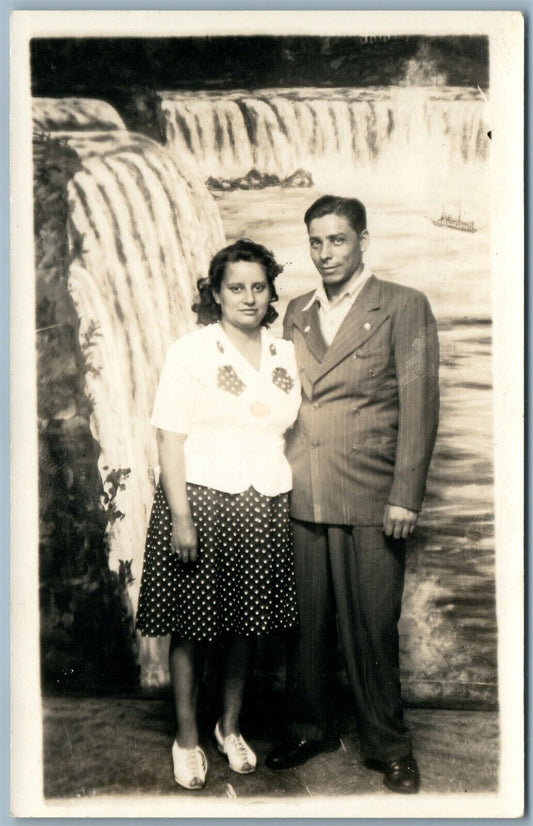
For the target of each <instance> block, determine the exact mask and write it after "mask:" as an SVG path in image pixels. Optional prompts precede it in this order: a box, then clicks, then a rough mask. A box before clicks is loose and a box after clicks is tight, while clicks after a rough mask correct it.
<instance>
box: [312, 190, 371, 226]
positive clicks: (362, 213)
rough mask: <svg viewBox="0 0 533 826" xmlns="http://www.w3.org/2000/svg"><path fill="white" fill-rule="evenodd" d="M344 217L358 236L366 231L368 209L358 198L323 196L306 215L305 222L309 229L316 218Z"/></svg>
mask: <svg viewBox="0 0 533 826" xmlns="http://www.w3.org/2000/svg"><path fill="white" fill-rule="evenodd" d="M332 214H333V215H343V216H344V218H347V220H348V221H349V222H350V226H351V227H352V229H354V230H355V231H356V232H357V233H358V234H359V233H361V232H363V230H365V229H366V209H365V205H364V204H362V203H361V201H359V200H358V199H357V198H341V197H340V196H336V195H323V196H322V198H319V199H318V201H315V202H314V204H311V206H310V207H309V209H308V210H307V212H306V213H305V215H304V221H305V224H306V226H307V229H309V224H310V223H311V221H314V219H315V218H323V217H324V216H325V215H332Z"/></svg>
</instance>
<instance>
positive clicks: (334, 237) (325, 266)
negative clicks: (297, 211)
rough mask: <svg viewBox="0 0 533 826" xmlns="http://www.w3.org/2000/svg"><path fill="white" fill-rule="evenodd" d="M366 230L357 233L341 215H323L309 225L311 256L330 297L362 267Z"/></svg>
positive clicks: (366, 238)
mask: <svg viewBox="0 0 533 826" xmlns="http://www.w3.org/2000/svg"><path fill="white" fill-rule="evenodd" d="M368 240H369V236H368V232H367V231H366V230H363V232H361V233H360V234H358V233H357V232H356V231H355V230H354V229H353V227H352V225H351V224H350V222H349V221H348V219H347V218H345V217H344V215H335V214H334V213H331V214H330V215H324V216H323V217H322V218H314V219H313V220H312V221H311V223H310V224H309V246H310V248H311V258H312V259H313V263H314V265H315V267H316V268H317V270H318V271H319V273H320V275H321V276H322V280H323V282H324V286H325V288H326V292H327V293H328V295H329V296H330V297H331V298H334V297H335V296H337V295H339V294H340V293H341V292H342V290H343V287H344V285H345V284H346V282H347V281H349V280H350V278H351V277H352V276H353V275H355V274H356V273H357V274H359V273H360V272H361V270H362V269H363V252H364V251H365V250H366V249H367V247H368Z"/></svg>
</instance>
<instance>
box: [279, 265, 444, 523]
mask: <svg viewBox="0 0 533 826" xmlns="http://www.w3.org/2000/svg"><path fill="white" fill-rule="evenodd" d="M311 295H312V293H307V294H305V295H303V296H299V297H298V298H295V299H293V300H292V301H291V302H290V303H289V305H288V307H287V312H286V315H285V319H284V337H285V338H287V339H290V340H292V341H293V342H294V345H295V350H296V361H297V364H298V369H299V375H300V380H301V384H302V406H301V408H300V413H299V416H298V419H297V421H296V424H295V425H294V427H293V428H292V430H291V431H290V432H289V434H288V439H287V455H288V458H289V461H290V463H291V467H292V471H293V491H292V495H291V513H292V516H293V517H294V518H296V519H300V520H304V521H309V522H320V523H327V524H341V525H359V526H365V525H374V526H376V525H381V524H382V522H383V512H384V508H385V505H386V504H387V503H390V504H392V505H400V506H402V507H404V508H409V509H411V510H417V511H418V510H420V508H421V505H422V500H423V497H424V493H425V485H426V476H427V472H428V467H429V462H430V459H431V454H432V451H433V446H434V443H435V438H436V434H437V425H438V412H439V388H438V359H439V348H438V338H437V326H436V322H435V319H434V316H433V313H432V311H431V308H430V306H429V302H428V300H427V298H426V297H425V295H424V294H423V293H421V292H419V291H418V290H414V289H412V288H409V287H404V286H401V285H398V284H394V283H391V282H388V281H384V280H381V279H378V278H376V277H375V276H371V277H370V278H369V279H368V281H367V282H366V284H365V285H364V287H363V289H362V290H361V292H360V294H359V295H358V297H357V299H356V301H355V303H354V305H353V306H352V307H351V308H350V310H349V312H348V314H347V316H346V317H345V319H344V321H343V322H342V324H341V326H340V328H339V330H338V332H337V334H336V336H335V338H334V339H333V341H332V343H331V345H330V346H329V347H328V346H327V345H326V343H325V342H324V340H323V338H322V335H321V332H320V326H319V318H318V306H317V302H314V303H313V304H312V305H311V306H310V307H309V309H307V310H306V309H304V308H305V307H306V305H308V304H309V300H310V297H311Z"/></svg>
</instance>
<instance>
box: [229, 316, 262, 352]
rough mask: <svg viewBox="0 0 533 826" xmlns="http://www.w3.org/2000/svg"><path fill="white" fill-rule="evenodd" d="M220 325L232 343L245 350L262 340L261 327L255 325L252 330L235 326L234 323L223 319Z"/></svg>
mask: <svg viewBox="0 0 533 826" xmlns="http://www.w3.org/2000/svg"><path fill="white" fill-rule="evenodd" d="M220 325H221V327H222V329H223V330H224V332H225V333H226V335H227V337H228V338H229V340H230V341H231V343H232V344H234V345H235V347H237V348H238V349H239V350H240V349H241V348H242V349H244V350H246V349H248V348H249V347H253V345H254V344H257V343H258V342H260V341H261V327H253V328H251V329H250V330H246V329H242V328H240V327H235V326H234V325H233V324H227V323H226V322H224V320H223V319H222V320H221V321H220Z"/></svg>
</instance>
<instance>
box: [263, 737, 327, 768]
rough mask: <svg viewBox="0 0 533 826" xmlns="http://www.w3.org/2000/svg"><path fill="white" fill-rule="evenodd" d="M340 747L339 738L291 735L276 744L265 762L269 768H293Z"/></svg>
mask: <svg viewBox="0 0 533 826" xmlns="http://www.w3.org/2000/svg"><path fill="white" fill-rule="evenodd" d="M338 748H339V740H338V738H334V739H332V740H299V739H298V738H297V737H290V738H288V739H287V740H284V741H283V743H280V744H279V745H277V746H275V747H274V748H273V749H272V751H269V753H268V754H267V756H266V760H265V763H266V765H267V766H268V768H269V769H276V770H277V769H293V768H294V767H295V766H302V765H303V764H304V763H307V761H308V760H309V759H310V758H311V757H315V755H317V754H323V753H326V752H330V751H336V750H337V749H338Z"/></svg>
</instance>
